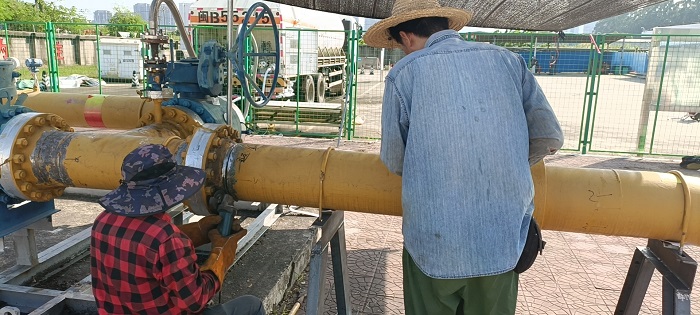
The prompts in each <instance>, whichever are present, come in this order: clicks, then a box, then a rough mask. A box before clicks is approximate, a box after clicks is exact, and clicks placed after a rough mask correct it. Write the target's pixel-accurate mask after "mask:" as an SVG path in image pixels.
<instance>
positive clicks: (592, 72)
mask: <svg viewBox="0 0 700 315" xmlns="http://www.w3.org/2000/svg"><path fill="white" fill-rule="evenodd" d="M600 39H601V36H600V35H596V36H595V39H594V41H593V43H591V45H592V46H593V47H592V48H593V49H594V50H595V51H593V61H592V62H591V63H590V66H589V71H588V77H589V80H588V86H587V87H586V102H585V103H586V105H585V106H586V115H585V116H586V118H585V123H584V125H583V137H581V144H582V148H581V154H586V153H587V152H588V144H589V140H588V139H589V138H590V133H591V131H592V130H591V128H590V127H591V120H592V117H591V116H592V110H593V106H594V104H593V103H594V100H595V97H596V95H597V94H598V93H597V88H596V87H597V84H596V79H598V77H597V76H598V63H599V62H600V61H599V60H600V59H599V58H602V56H601V52H599V51H598V47H597V43H598V42H599V41H600Z"/></svg>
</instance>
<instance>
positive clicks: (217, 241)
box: [200, 229, 248, 283]
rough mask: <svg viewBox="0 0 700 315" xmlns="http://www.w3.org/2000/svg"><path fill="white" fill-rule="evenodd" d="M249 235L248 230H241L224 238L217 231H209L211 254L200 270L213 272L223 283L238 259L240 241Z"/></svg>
mask: <svg viewBox="0 0 700 315" xmlns="http://www.w3.org/2000/svg"><path fill="white" fill-rule="evenodd" d="M247 233H248V231H247V230H245V229H240V230H239V231H238V232H236V233H235V234H233V235H231V236H222V235H221V233H219V230H217V229H213V230H211V231H209V239H210V240H211V254H209V258H208V259H207V261H206V262H204V264H203V265H202V267H201V268H200V270H202V271H207V270H208V271H211V272H212V273H214V275H215V276H216V278H217V279H219V283H223V282H224V277H225V276H226V271H228V269H229V268H230V267H231V265H233V261H234V260H235V259H236V250H237V249H238V241H240V240H241V239H242V238H243V237H244V236H245V235H246V234H247Z"/></svg>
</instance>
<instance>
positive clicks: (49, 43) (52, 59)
mask: <svg viewBox="0 0 700 315" xmlns="http://www.w3.org/2000/svg"><path fill="white" fill-rule="evenodd" d="M55 47H56V30H55V29H54V25H53V22H46V51H47V56H48V58H49V60H48V65H49V76H50V78H51V92H60V91H61V88H60V86H58V84H59V80H58V60H56V49H55ZM37 80H39V78H38V77H37Z"/></svg>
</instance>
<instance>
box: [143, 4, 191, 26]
mask: <svg viewBox="0 0 700 315" xmlns="http://www.w3.org/2000/svg"><path fill="white" fill-rule="evenodd" d="M183 4H185V3H181V4H180V8H178V10H180V11H182V8H183ZM189 5H191V3H189V4H187V12H188V13H189ZM158 9H159V10H158V24H159V25H176V24H175V18H174V17H173V15H172V14H171V13H170V9H168V6H166V5H165V4H161V5H160V8H158ZM134 13H136V14H137V15H138V16H140V17H141V18H142V19H143V20H144V21H146V22H149V20H150V14H151V4H149V3H137V4H134ZM185 25H187V23H185Z"/></svg>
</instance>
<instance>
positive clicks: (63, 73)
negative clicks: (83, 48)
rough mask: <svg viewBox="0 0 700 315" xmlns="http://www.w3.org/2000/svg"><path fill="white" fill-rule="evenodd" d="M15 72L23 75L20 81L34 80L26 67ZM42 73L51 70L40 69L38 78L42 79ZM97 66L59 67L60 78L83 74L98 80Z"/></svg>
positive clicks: (45, 67) (46, 68)
mask: <svg viewBox="0 0 700 315" xmlns="http://www.w3.org/2000/svg"><path fill="white" fill-rule="evenodd" d="M15 71H17V72H19V73H20V74H21V76H20V79H22V80H28V79H31V78H32V73H31V72H29V69H27V68H26V67H24V66H22V67H21V68H19V69H15ZM41 71H46V72H48V71H49V68H48V67H47V66H44V67H41V68H39V73H37V76H38V77H39V78H40V79H41ZM97 71H98V69H97V65H92V66H80V65H72V66H58V76H59V77H67V76H69V75H71V74H81V75H84V76H88V77H90V78H97Z"/></svg>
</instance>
